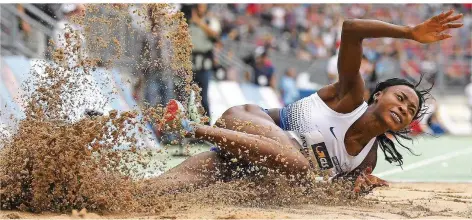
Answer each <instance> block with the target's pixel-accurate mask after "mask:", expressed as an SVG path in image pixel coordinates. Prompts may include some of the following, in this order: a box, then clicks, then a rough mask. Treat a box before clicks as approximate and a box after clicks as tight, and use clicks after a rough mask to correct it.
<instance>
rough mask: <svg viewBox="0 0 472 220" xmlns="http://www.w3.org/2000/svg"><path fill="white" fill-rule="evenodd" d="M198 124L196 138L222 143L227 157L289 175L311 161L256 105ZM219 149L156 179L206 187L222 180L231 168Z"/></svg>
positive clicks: (174, 185)
mask: <svg viewBox="0 0 472 220" xmlns="http://www.w3.org/2000/svg"><path fill="white" fill-rule="evenodd" d="M216 125H217V126H218V127H212V126H206V125H196V130H195V137H197V138H199V139H202V140H207V141H210V142H213V143H216V144H218V147H219V148H220V150H221V154H229V156H228V158H227V159H231V158H235V159H237V160H240V162H245V163H249V164H253V165H260V166H264V167H267V168H270V169H274V170H278V171H279V172H281V173H284V174H287V175H304V174H305V173H306V172H307V171H308V169H309V163H308V160H307V159H306V158H305V157H304V156H303V155H302V154H301V152H300V151H299V149H298V148H297V147H295V146H294V145H293V142H292V140H291V139H290V138H289V137H288V136H287V135H286V132H285V131H283V130H282V129H281V128H279V127H278V126H277V125H276V124H275V123H274V122H273V120H272V119H271V118H270V117H269V116H268V115H267V114H266V113H264V112H263V111H262V110H261V109H260V108H259V107H258V106H256V105H243V106H236V107H232V108H230V109H228V110H227V111H226V112H225V113H224V114H223V116H222V118H221V120H219V122H218V123H217V124H216ZM225 162H227V161H225V159H223V158H221V157H220V156H219V155H218V154H217V153H216V152H205V153H202V154H198V155H196V156H192V157H190V158H188V159H187V160H185V161H184V162H183V163H182V164H180V165H178V166H177V167H175V168H173V169H171V170H169V171H168V172H166V173H165V174H163V175H161V176H159V177H158V178H156V181H161V182H162V183H163V184H164V185H167V186H169V187H170V188H175V189H178V188H181V187H185V186H188V185H193V186H205V185H209V184H212V183H214V182H216V181H218V180H221V178H222V176H224V175H225V174H226V173H227V169H229V167H227V166H225V165H224V164H225Z"/></svg>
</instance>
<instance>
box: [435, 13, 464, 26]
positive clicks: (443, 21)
mask: <svg viewBox="0 0 472 220" xmlns="http://www.w3.org/2000/svg"><path fill="white" fill-rule="evenodd" d="M462 17H463V15H462V14H458V15H455V16H452V17H449V18H446V19H444V20H442V21H441V22H440V23H441V24H446V23H449V22H452V21H456V20H459V19H460V18H462Z"/></svg>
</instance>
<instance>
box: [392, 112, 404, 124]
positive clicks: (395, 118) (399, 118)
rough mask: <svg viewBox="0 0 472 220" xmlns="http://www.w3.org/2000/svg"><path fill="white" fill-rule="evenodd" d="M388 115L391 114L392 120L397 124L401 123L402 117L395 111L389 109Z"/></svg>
mask: <svg viewBox="0 0 472 220" xmlns="http://www.w3.org/2000/svg"><path fill="white" fill-rule="evenodd" d="M390 115H391V116H392V118H393V120H394V121H395V122H397V123H399V124H401V123H402V118H401V117H400V115H398V114H397V113H395V112H393V111H391V112H390Z"/></svg>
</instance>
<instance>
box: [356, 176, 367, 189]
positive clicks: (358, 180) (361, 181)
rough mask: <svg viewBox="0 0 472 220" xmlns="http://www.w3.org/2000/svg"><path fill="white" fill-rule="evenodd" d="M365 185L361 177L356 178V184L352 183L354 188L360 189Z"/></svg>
mask: <svg viewBox="0 0 472 220" xmlns="http://www.w3.org/2000/svg"><path fill="white" fill-rule="evenodd" d="M364 183H365V179H364V177H362V176H358V177H357V179H356V182H355V183H354V188H355V187H361V186H362V185H363V184H364Z"/></svg>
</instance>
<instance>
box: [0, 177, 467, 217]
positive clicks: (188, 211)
mask: <svg viewBox="0 0 472 220" xmlns="http://www.w3.org/2000/svg"><path fill="white" fill-rule="evenodd" d="M367 200H368V201H369V203H370V204H369V203H368V204H362V205H358V206H320V205H297V206H294V207H268V208H251V207H240V206H211V207H208V206H205V204H192V203H189V204H184V203H181V202H179V203H178V204H175V205H176V207H178V211H177V210H175V209H169V210H168V211H165V212H163V213H160V214H159V215H130V214H122V215H116V214H115V215H101V216H100V215H97V214H91V213H88V214H85V215H81V216H84V217H85V218H167V219H175V218H179V219H180V218H214V219H235V218H240V219H253V218H322V219H327V218H330V219H331V218H340V219H347V218H349V219H352V218H356V219H367V218H387V219H399V218H402V219H405V218H417V219H468V218H469V219H470V218H472V187H471V185H470V184H456V183H394V184H392V185H391V186H390V187H389V188H378V189H376V190H374V193H373V194H371V195H369V196H367ZM74 216H75V217H74ZM0 217H1V218H14V217H17V218H22V219H24V218H40V219H50V218H53V219H70V218H81V217H79V214H78V213H75V215H73V214H72V213H71V214H69V215H67V214H62V215H59V214H54V213H44V214H31V213H25V212H14V211H3V212H2V214H1V215H0Z"/></svg>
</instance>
